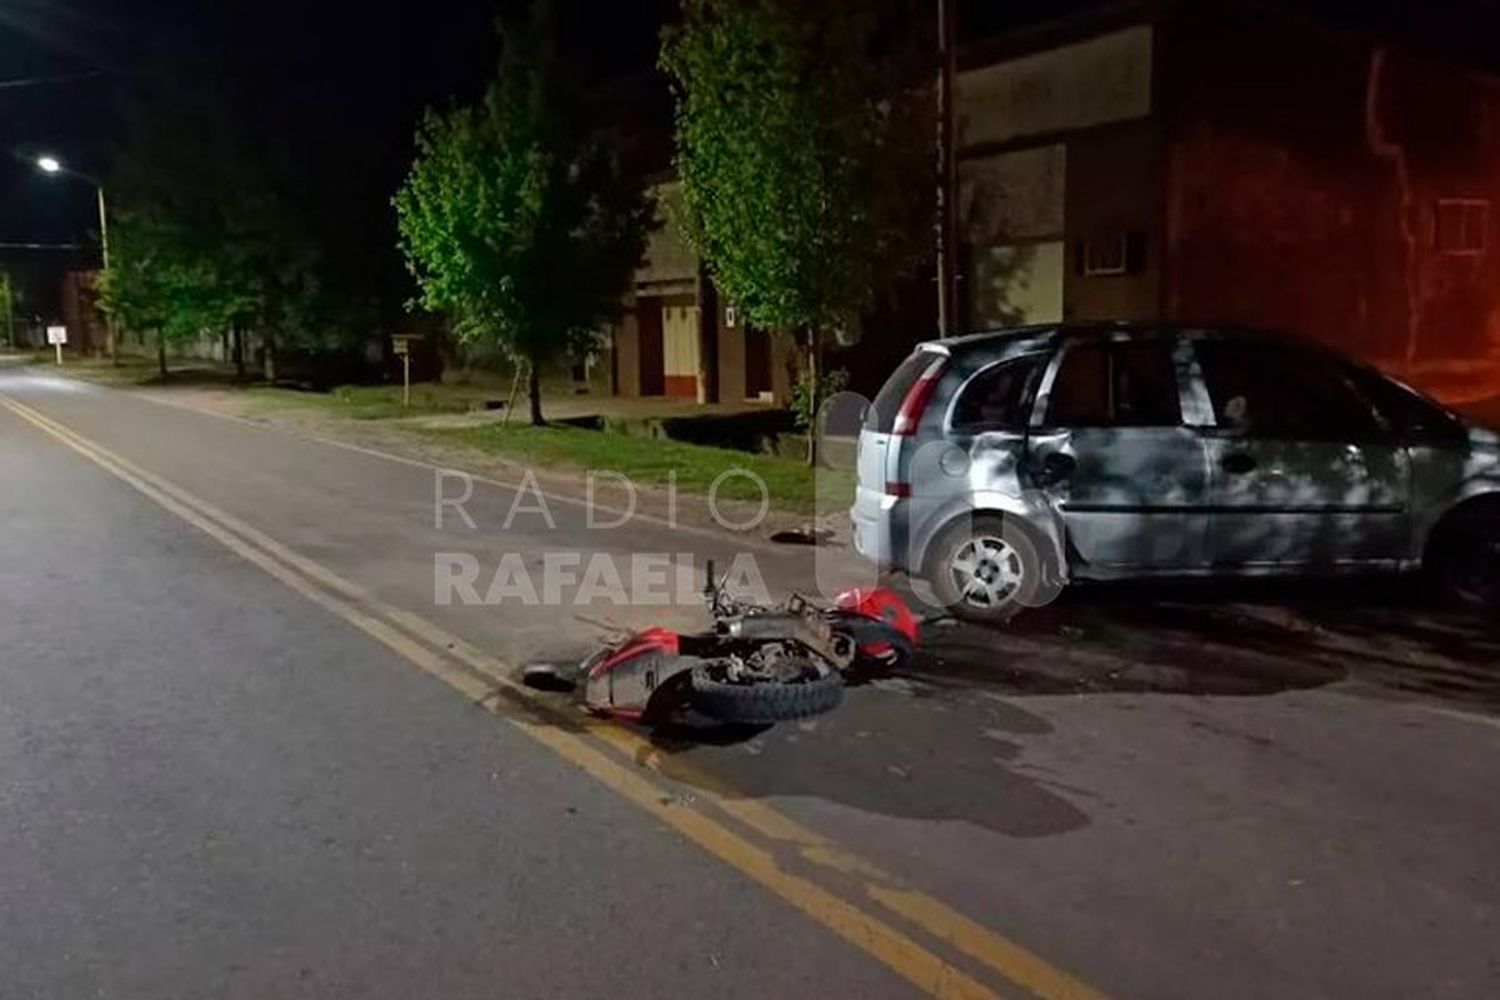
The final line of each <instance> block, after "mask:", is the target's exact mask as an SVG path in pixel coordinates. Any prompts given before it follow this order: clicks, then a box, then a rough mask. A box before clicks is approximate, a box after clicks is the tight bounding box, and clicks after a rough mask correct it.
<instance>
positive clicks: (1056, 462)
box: [1033, 451, 1078, 486]
mask: <svg viewBox="0 0 1500 1000" xmlns="http://www.w3.org/2000/svg"><path fill="white" fill-rule="evenodd" d="M1077 467H1078V460H1077V459H1075V458H1074V457H1073V456H1072V455H1068V454H1065V453H1064V452H1060V451H1054V452H1051V453H1049V454H1048V455H1047V457H1046V458H1044V459H1042V464H1041V467H1040V468H1038V469H1037V470H1036V472H1035V473H1033V478H1034V479H1035V480H1036V483H1037V485H1038V486H1056V485H1057V484H1058V483H1060V482H1062V481H1063V480H1064V479H1067V478H1068V477H1069V476H1071V475H1072V474H1073V470H1074V469H1075V468H1077Z"/></svg>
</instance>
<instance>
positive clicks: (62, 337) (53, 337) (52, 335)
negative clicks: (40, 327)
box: [47, 326, 68, 364]
mask: <svg viewBox="0 0 1500 1000" xmlns="http://www.w3.org/2000/svg"><path fill="white" fill-rule="evenodd" d="M67 342H68V328H67V327H65V326H49V327H47V343H49V344H51V345H52V346H53V347H55V348H57V363H58V364H62V349H63V345H64V344H66V343H67Z"/></svg>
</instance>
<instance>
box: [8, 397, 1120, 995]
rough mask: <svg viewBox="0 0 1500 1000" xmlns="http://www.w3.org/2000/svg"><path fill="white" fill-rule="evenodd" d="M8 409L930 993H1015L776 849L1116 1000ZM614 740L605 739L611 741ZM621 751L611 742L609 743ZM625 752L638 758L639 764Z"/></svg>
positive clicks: (1007, 968)
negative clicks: (674, 785) (689, 791)
mask: <svg viewBox="0 0 1500 1000" xmlns="http://www.w3.org/2000/svg"><path fill="white" fill-rule="evenodd" d="M0 405H3V406H4V407H5V408H6V409H8V410H10V411H11V412H13V413H15V414H16V415H17V416H18V417H20V418H22V419H23V420H26V421H27V422H29V423H31V424H33V425H34V426H36V427H38V428H39V429H41V430H42V431H44V432H46V433H47V434H49V435H51V436H52V437H54V438H56V439H58V440H59V441H61V442H62V443H64V444H66V445H67V446H68V447H70V448H72V449H73V450H75V451H77V452H78V453H80V454H81V455H83V456H85V457H86V458H88V459H90V460H91V461H93V462H94V463H95V464H97V465H99V466H100V467H102V468H104V469H105V470H107V471H109V472H110V473H112V474H113V475H115V476H116V477H118V478H119V479H121V480H123V481H124V482H126V483H128V484H129V485H130V486H132V487H133V488H135V489H136V490H137V491H139V492H140V493H141V494H143V495H144V496H146V497H148V498H149V499H151V500H152V501H154V502H156V503H157V504H159V505H160V506H162V507H163V508H165V509H167V510H168V511H170V512H172V513H173V514H176V515H177V516H178V517H180V518H181V519H183V520H184V521H187V522H188V523H189V524H192V525H193V526H194V527H196V528H198V529H199V530H201V531H203V532H204V533H205V534H207V535H209V536H210V537H212V538H213V539H215V540H216V541H218V542H220V543H221V544H223V545H224V546H225V547H227V548H229V549H230V550H232V551H233V552H235V553H236V554H238V555H240V556H241V557H243V558H244V559H246V560H247V561H249V562H251V563H252V564H254V565H255V566H257V567H259V568H260V569H262V570H264V571H265V572H266V573H268V574H270V575H271V576H272V577H274V578H275V579H277V580H279V581H281V582H282V583H284V584H286V585H287V586H288V587H290V588H292V589H293V590H294V591H296V592H297V593H299V594H301V595H302V596H304V597H306V598H307V599H308V600H310V601H312V602H314V603H315V604H317V605H319V606H320V607H323V608H325V609H326V610H328V611H329V612H331V613H332V614H334V615H336V616H338V617H339V618H341V619H343V620H344V621H345V622H347V623H349V624H350V625H353V626H354V627H355V628H357V629H359V630H360V631H362V632H364V633H365V634H367V635H369V636H370V637H371V638H373V639H375V640H376V641H378V642H380V643H382V644H383V645H385V646H386V647H388V648H389V649H391V650H393V651H394V652H396V653H398V654H400V655H401V656H402V657H403V658H405V659H406V660H408V661H409V662H411V663H412V664H414V665H415V666H417V667H418V668H420V669H421V670H423V671H424V672H426V673H428V674H430V675H432V676H434V677H436V678H438V679H440V680H442V681H443V682H444V683H446V684H448V685H449V686H451V687H453V688H454V689H456V690H457V691H459V692H461V693H462V694H464V695H465V696H467V697H468V698H469V699H470V700H472V701H473V702H475V703H476V704H480V705H483V706H484V707H486V708H487V709H489V710H490V711H492V712H493V713H495V714H496V715H499V716H501V717H502V718H504V719H505V720H506V721H508V722H510V723H511V724H513V725H515V726H516V727H517V728H519V729H520V730H521V731H522V732H524V733H526V735H528V736H530V737H531V738H532V739H534V740H536V741H537V742H538V743H540V744H542V745H543V746H545V747H547V748H548V749H549V750H551V751H553V752H554V753H556V754H558V755H559V756H560V757H562V758H564V759H565V760H567V761H569V762H570V763H572V764H574V765H575V766H577V767H578V768H580V769H581V770H583V771H584V772H586V773H588V774H589V775H591V776H593V777H594V778H595V779H597V780H598V781H600V782H601V783H603V784H604V785H606V786H607V787H609V788H610V789H611V790H613V791H614V792H616V793H617V794H619V795H621V796H623V797H624V798H626V799H628V800H629V801H630V802H632V803H634V804H635V805H637V806H638V807H640V808H641V809H642V810H644V811H645V812H647V813H649V814H650V815H652V816H653V817H655V818H657V819H659V820H660V821H662V822H663V823H665V824H666V825H667V826H669V827H670V828H672V829H673V830H675V831H676V832H677V833H678V834H680V835H681V836H683V837H685V838H686V839H687V840H689V841H691V842H693V843H695V844H697V845H698V846H699V847H700V848H702V849H704V850H706V851H707V852H708V853H710V854H712V855H713V856H715V857H717V858H718V859H720V860H721V861H723V862H725V863H726V864H728V865H730V866H731V867H732V868H734V869H735V870H737V871H739V872H740V873H741V874H742V875H745V876H747V877H749V878H751V879H753V880H754V881H756V882H758V883H760V884H761V885H762V886H763V887H765V888H767V889H769V890H770V891H771V892H773V893H775V894H776V895H777V896H779V897H781V898H782V899H783V900H784V901H786V902H787V903H789V904H791V905H792V906H794V907H795V908H797V909H798V910H800V911H802V913H804V914H805V915H807V916H808V917H811V918H812V919H813V920H815V921H817V922H818V923H820V924H822V925H823V926H824V927H826V928H828V929H829V930H831V931H832V932H834V933H835V934H837V935H838V936H840V937H841V938H843V939H844V940H845V941H847V942H849V943H850V944H852V945H854V946H855V947H857V948H859V949H861V950H863V951H864V952H866V953H867V954H869V955H871V956H872V957H874V958H876V959H877V960H879V961H880V962H882V963H883V964H885V965H886V966H888V967H889V968H891V969H892V970H894V971H895V972H897V973H898V974H900V975H901V976H903V977H904V978H906V979H907V980H908V981H910V982H911V983H913V984H914V985H915V986H917V987H918V988H920V989H921V990H922V991H924V992H926V993H927V994H929V995H931V996H933V997H939V998H943V1000H950V998H951V1000H965V998H996V997H999V996H1000V995H1001V994H999V993H997V992H996V991H995V990H993V989H991V988H990V987H989V986H987V985H985V984H984V983H982V982H980V981H979V980H978V979H976V978H974V977H973V976H971V975H970V974H969V973H967V972H965V971H963V970H962V969H960V968H959V967H958V966H956V965H954V964H953V963H951V962H949V961H947V960H946V959H944V958H942V957H940V956H939V955H938V954H937V953H936V952H935V951H933V950H931V949H930V948H928V947H926V946H924V945H923V944H922V943H920V942H919V941H918V940H917V939H916V938H915V937H913V936H912V935H910V934H908V933H905V932H903V931H902V930H899V929H897V927H895V926H893V925H892V924H891V923H890V922H888V920H887V919H883V918H882V917H880V916H877V915H875V914H874V913H872V912H870V911H869V910H867V909H865V908H864V907H863V906H862V905H861V904H860V903H857V902H851V901H849V900H848V899H846V898H844V897H843V896H841V895H839V894H836V893H835V892H833V891H831V890H830V889H828V888H825V887H824V886H822V885H820V884H819V883H817V882H815V881H813V880H812V879H810V878H808V877H807V876H805V875H802V874H798V873H797V872H794V871H788V870H787V869H786V867H784V866H783V864H782V863H781V861H780V860H779V859H778V856H777V853H776V851H777V850H779V851H781V852H785V853H790V854H792V855H793V856H794V857H795V858H797V859H799V860H800V861H801V862H802V863H803V864H805V865H807V866H811V867H816V868H820V869H822V870H825V871H828V872H831V873H834V874H835V875H836V876H837V877H838V879H839V880H840V881H842V882H847V883H852V884H854V885H856V886H857V887H858V890H857V892H856V893H854V894H855V895H863V897H864V902H865V903H873V904H874V905H875V906H877V907H879V908H881V909H883V910H885V911H887V912H888V913H889V914H891V915H893V916H895V917H898V918H900V919H901V920H903V921H905V922H907V923H908V924H910V925H912V926H914V927H915V928H917V929H919V930H920V931H922V932H924V933H925V934H927V935H929V936H931V937H932V938H934V939H935V940H936V941H938V942H942V943H943V944H945V945H946V946H948V947H951V948H953V949H955V950H956V951H958V952H960V953H962V954H964V955H966V956H968V958H970V959H972V960H974V961H975V962H978V963H980V964H982V965H984V966H987V967H988V968H989V969H991V970H993V971H994V972H997V973H999V974H1000V975H1001V976H1003V977H1004V978H1005V979H1006V980H1008V981H1009V982H1010V983H1012V984H1015V985H1017V986H1019V987H1021V988H1023V989H1024V990H1026V991H1027V992H1028V993H1029V994H1031V995H1034V996H1037V997H1041V998H1043V1000H1107V998H1106V997H1105V996H1104V994H1102V993H1100V992H1099V991H1097V990H1095V989H1094V988H1093V987H1091V986H1089V985H1087V984H1085V983H1083V982H1081V981H1080V980H1078V979H1077V978H1075V977H1073V976H1071V975H1069V974H1068V973H1066V972H1064V971H1063V970H1061V969H1058V968H1057V967H1055V966H1053V965H1051V964H1050V963H1048V962H1047V961H1045V960H1044V959H1042V958H1040V957H1039V956H1037V955H1035V954H1033V953H1032V952H1030V951H1028V950H1027V949H1025V948H1024V947H1022V946H1021V945H1019V944H1017V943H1015V942H1014V941H1011V940H1009V939H1007V938H1005V937H1003V936H1002V935H1000V934H998V933H996V932H995V931H993V930H991V929H989V928H987V927H984V926H983V925H981V924H979V923H977V922H975V921H973V920H971V919H969V918H968V917H965V916H964V915H963V914H961V913H958V912H957V911H955V910H953V909H952V908H951V907H949V906H948V905H947V904H945V903H943V902H942V901H940V900H938V899H935V898H933V897H931V896H929V895H926V894H924V893H921V892H917V891H915V890H912V889H910V888H907V887H905V886H903V885H902V884H901V883H900V881H899V880H897V879H896V878H894V877H893V876H891V875H889V874H887V873H886V872H884V871H882V870H881V869H879V868H878V867H876V866H874V865H872V864H870V863H868V862H867V861H865V860H863V859H862V858H859V857H858V856H856V855H854V854H852V853H851V852H849V851H847V850H846V849H844V848H843V847H841V846H839V845H838V844H836V843H835V842H833V841H831V840H830V839H828V838H826V837H824V836H822V835H821V834H818V833H816V832H815V831H813V830H810V829H808V828H807V827H805V826H803V825H801V824H799V823H797V822H795V821H794V820H792V819H790V818H789V817H787V816H785V815H783V814H782V813H780V812H778V811H776V810H775V809H772V808H771V807H770V806H768V805H766V804H764V803H762V802H757V801H753V800H750V799H746V798H744V797H742V796H740V795H738V794H737V793H735V792H734V790H733V789H731V788H728V787H727V786H725V785H724V784H722V783H721V782H719V781H718V780H717V779H715V778H712V777H710V776H709V775H707V774H705V773H703V772H702V771H701V770H699V769H697V768H695V767H693V766H692V765H691V764H687V763H685V762H683V761H681V760H679V759H676V758H668V757H664V756H663V755H662V754H661V753H660V752H659V751H658V750H657V749H656V748H655V747H653V746H652V745H651V744H650V743H649V742H648V741H647V740H645V739H644V738H642V737H641V736H640V735H639V734H638V733H636V732H633V731H631V730H628V729H625V728H623V727H620V726H616V725H613V724H609V723H603V722H599V721H598V720H594V719H591V718H587V717H578V716H575V715H573V714H571V713H567V712H563V711H559V710H558V709H557V707H556V706H555V705H553V704H549V703H548V702H547V701H545V700H543V699H541V698H539V697H537V695H536V694H535V692H532V691H531V690H529V689H527V688H525V687H523V686H521V685H520V684H518V683H517V682H516V681H515V679H514V676H513V672H512V671H511V670H510V668H509V667H507V666H506V664H504V663H502V662H501V661H500V660H498V659H496V658H495V657H493V656H491V655H490V654H488V653H485V652H484V651H483V650H481V649H478V648H477V647H475V646H473V645H471V644H470V643H467V642H465V641H464V640H463V639H461V638H459V637H457V636H455V635H452V634H450V633H448V632H446V631H444V630H443V629H441V628H439V627H438V626H436V625H434V624H433V623H431V622H429V621H427V620H426V619H424V618H422V617H420V616H418V615H415V614H412V613H411V612H409V611H405V610H402V609H400V608H396V607H394V606H392V605H389V604H387V603H385V602H383V601H380V600H378V599H377V598H375V597H374V596H373V595H371V594H368V593H367V592H365V591H364V590H363V589H362V588H360V587H359V586H358V585H356V584H354V583H352V582H350V581H348V580H346V579H344V578H343V577H340V576H338V575H337V574H335V573H333V572H332V571H330V570H328V569H327V568H325V567H323V566H321V565H320V564H318V563H316V562H314V561H313V560H311V559H308V558H307V557H305V556H303V555H301V554H299V553H297V552H294V551H292V550H291V549H289V548H287V547H286V546H285V545H282V544H281V543H280V542H277V541H276V540H275V539H273V538H271V537H269V536H267V535H266V534H265V533H263V532H261V531H260V530H258V529H256V528H254V527H253V526H251V525H249V524H246V523H245V522H244V521H242V520H240V519H238V518H236V517H234V516H233V515H231V514H228V513H226V512H224V511H222V510H220V509H218V508H217V507H214V506H213V505H212V504H209V503H208V502H207V501H205V500H202V499H200V498H198V497H196V496H194V495H193V494H191V493H189V492H187V491H186V490H183V489H182V488H181V487H178V486H176V485H174V484H172V483H170V482H168V481H166V480H164V479H162V478H161V477H159V476H157V475H155V474H153V473H151V472H149V471H147V470H145V469H142V468H140V467H139V466H136V465H134V464H133V463H131V462H129V461H128V460H126V459H124V458H122V457H120V456H119V455H116V454H114V453H113V452H110V451H108V450H107V449H105V448H104V447H102V446H100V445H98V444H95V443H94V442H92V441H89V440H88V439H86V438H84V437H82V436H81V435H79V434H77V433H75V432H74V431H72V430H70V429H69V428H67V427H64V426H63V425H61V424H59V423H57V422H56V421H54V420H52V419H51V418H49V417H47V416H45V415H43V414H41V413H39V412H37V411H36V410H35V409H33V408H31V407H29V406H26V405H25V404H23V403H20V402H19V401H17V400H15V399H13V398H11V397H9V396H5V395H0ZM600 744H603V746H601V745H600ZM605 747H608V748H610V749H605ZM620 754H623V755H625V757H626V758H627V760H628V761H629V762H630V763H631V764H633V765H634V766H633V767H632V766H627V764H626V762H624V761H622V760H621V759H620V757H619V756H618V755H620ZM643 769H649V770H650V771H653V772H655V773H659V774H660V775H662V776H664V777H666V778H669V779H676V780H680V781H683V782H685V783H688V784H691V785H692V786H693V787H694V796H693V799H694V801H693V802H692V803H690V804H689V803H685V802H684V801H683V800H682V799H681V798H680V797H675V796H671V795H667V794H664V788H663V787H662V785H660V784H659V783H657V782H656V781H653V780H651V779H649V778H648V777H646V776H645V775H644V774H643V773H642V770H643ZM700 802H701V803H702V804H704V805H708V806H711V807H713V808H714V809H716V810H717V811H718V812H720V813H722V814H723V815H724V816H727V817H729V818H731V819H733V820H735V821H737V822H738V823H739V824H740V825H741V826H743V827H744V828H747V829H748V830H749V831H753V833H754V834H756V835H758V836H759V837H760V838H763V839H764V840H766V841H769V842H770V848H769V849H768V847H764V846H760V845H758V844H756V843H754V842H752V841H751V840H750V839H747V838H746V837H745V836H743V835H742V834H740V833H737V832H736V831H735V830H734V829H732V828H731V827H730V826H728V825H726V824H725V823H723V822H720V821H719V820H717V819H715V818H713V816H711V815H710V814H709V813H707V812H706V811H704V810H703V809H700V808H699V807H698V803H700Z"/></svg>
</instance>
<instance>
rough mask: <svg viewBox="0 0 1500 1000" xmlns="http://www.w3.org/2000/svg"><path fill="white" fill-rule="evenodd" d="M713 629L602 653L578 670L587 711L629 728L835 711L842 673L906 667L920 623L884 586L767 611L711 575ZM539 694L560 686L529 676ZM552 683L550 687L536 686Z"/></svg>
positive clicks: (552, 679)
mask: <svg viewBox="0 0 1500 1000" xmlns="http://www.w3.org/2000/svg"><path fill="white" fill-rule="evenodd" d="M708 580H709V582H708V586H707V587H706V589H705V591H704V597H705V600H706V601H707V603H708V606H709V611H710V613H711V614H712V616H713V626H712V628H711V630H710V631H707V632H702V633H680V632H676V631H673V630H672V629H667V628H649V629H645V630H644V631H641V632H637V633H635V634H634V635H631V636H629V637H628V638H626V639H624V640H622V641H620V642H616V643H613V644H611V645H608V646H606V647H605V648H603V649H600V650H599V651H598V652H597V653H595V654H593V655H592V656H590V657H589V658H588V659H586V660H585V661H584V662H583V663H582V664H581V665H580V666H579V667H578V669H577V674H578V676H577V678H575V679H573V681H572V683H573V686H578V685H580V684H581V687H582V689H583V702H584V705H585V706H586V707H587V708H588V709H589V710H590V711H592V712H596V713H599V714H601V715H609V716H613V717H616V718H622V719H627V720H631V721H644V722H662V721H670V720H672V719H680V718H683V717H685V716H699V717H706V718H707V719H709V720H711V721H714V722H719V723H739V724H755V725H764V724H769V723H774V722H785V721H789V720H792V719H805V718H809V717H811V716H815V715H821V714H823V713H825V712H830V711H832V710H833V709H834V708H836V707H838V705H839V702H840V701H842V700H843V696H844V675H845V673H846V672H848V671H850V670H853V669H858V668H862V667H863V668H871V667H883V668H886V669H890V668H893V667H897V666H899V665H901V664H902V663H904V662H905V661H906V660H908V659H909V658H910V657H911V656H912V655H913V654H914V650H915V646H916V641H917V620H916V617H915V616H914V615H913V614H912V613H911V609H909V608H908V607H907V606H906V604H905V602H904V601H902V600H901V598H900V596H899V595H897V594H896V593H895V592H894V591H892V590H889V589H887V588H884V587H877V588H874V589H871V590H852V591H848V592H847V593H844V594H841V595H839V597H838V598H837V600H836V601H835V602H834V606H833V607H831V608H824V607H818V606H816V605H814V604H813V603H811V602H810V601H808V600H807V599H806V598H804V597H802V596H801V595H800V594H793V595H792V596H791V597H790V598H789V599H788V600H786V601H784V602H782V603H781V604H779V605H775V606H772V607H766V606H764V605H758V604H753V603H750V602H744V601H737V600H735V599H734V598H733V597H731V596H730V595H729V594H728V593H727V592H726V591H725V590H724V587H723V582H722V581H720V580H717V579H716V578H715V577H714V575H713V566H712V564H710V566H709V568H708ZM526 680H527V682H528V683H533V684H537V686H549V685H555V684H556V683H557V675H556V672H555V671H553V670H552V669H551V668H547V667H537V668H533V669H531V670H528V672H527V676H526ZM538 682H545V683H538Z"/></svg>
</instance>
